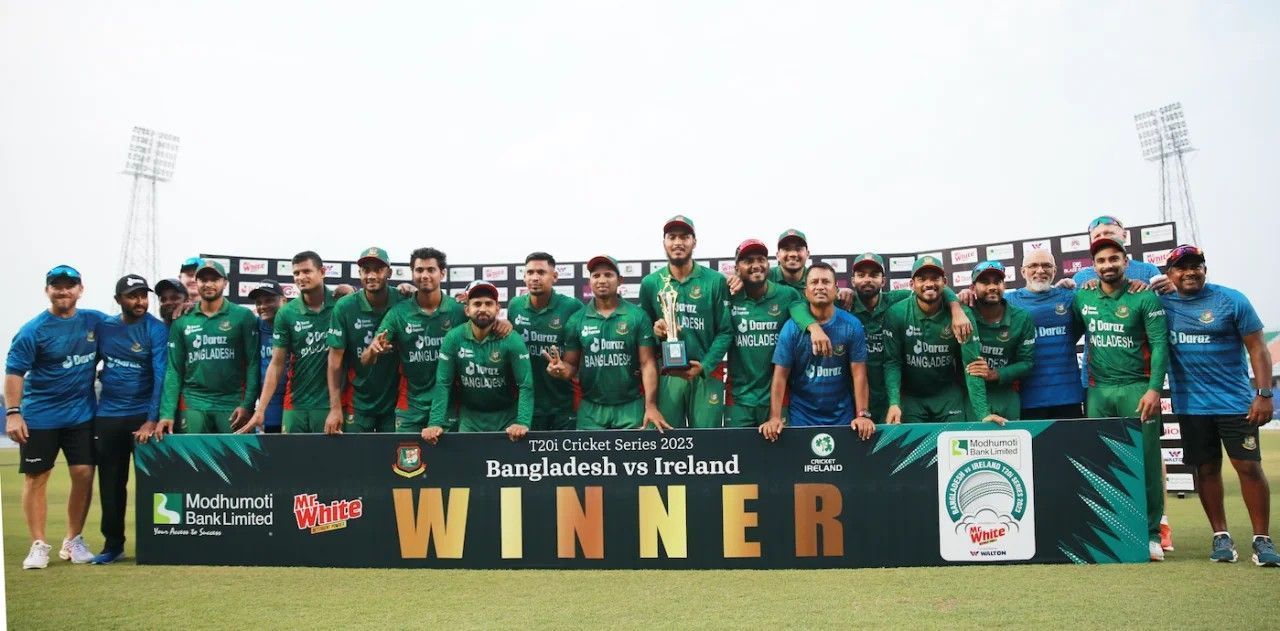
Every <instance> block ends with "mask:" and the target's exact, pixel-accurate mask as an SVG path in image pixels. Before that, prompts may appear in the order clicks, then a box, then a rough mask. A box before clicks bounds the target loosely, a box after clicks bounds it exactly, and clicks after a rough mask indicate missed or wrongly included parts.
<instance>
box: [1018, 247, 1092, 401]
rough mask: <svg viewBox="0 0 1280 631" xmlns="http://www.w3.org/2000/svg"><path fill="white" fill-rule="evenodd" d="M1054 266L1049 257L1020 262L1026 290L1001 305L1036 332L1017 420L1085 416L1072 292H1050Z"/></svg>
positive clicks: (1036, 255)
mask: <svg viewBox="0 0 1280 631" xmlns="http://www.w3.org/2000/svg"><path fill="white" fill-rule="evenodd" d="M1057 271H1058V266H1057V263H1056V262H1055V261H1054V260H1053V254H1051V253H1049V252H1048V251H1046V250H1032V251H1030V252H1027V253H1026V256H1025V257H1023V259H1022V277H1023V278H1024V279H1025V280H1026V285H1027V286H1026V287H1024V288H1022V289H1016V290H1014V291H1011V292H1009V293H1008V294H1006V295H1005V300H1006V301H1007V302H1008V303H1009V304H1011V305H1013V306H1015V307H1019V308H1021V309H1024V310H1026V311H1027V312H1029V313H1030V314H1031V321H1032V323H1033V324H1034V325H1035V328H1036V350H1035V360H1034V363H1033V365H1032V368H1031V373H1030V374H1028V375H1027V376H1026V377H1024V378H1023V380H1022V390H1021V395H1022V418H1023V420H1036V419H1076V418H1082V417H1083V416H1084V409H1083V405H1082V404H1083V402H1084V387H1083V386H1081V385H1080V365H1079V364H1078V363H1077V362H1076V342H1077V341H1079V340H1080V334H1081V333H1082V331H1081V330H1080V328H1079V327H1078V326H1077V325H1076V324H1075V323H1074V322H1073V320H1072V317H1071V302H1072V300H1073V298H1074V296H1075V292H1074V291H1073V290H1070V289H1066V288H1063V287H1055V286H1054V284H1053V278H1054V276H1055V275H1057Z"/></svg>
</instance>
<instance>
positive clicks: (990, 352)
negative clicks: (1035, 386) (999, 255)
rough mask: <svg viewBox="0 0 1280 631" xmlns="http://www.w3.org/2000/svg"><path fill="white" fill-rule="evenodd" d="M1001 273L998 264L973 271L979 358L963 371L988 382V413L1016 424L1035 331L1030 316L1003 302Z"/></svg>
mask: <svg viewBox="0 0 1280 631" xmlns="http://www.w3.org/2000/svg"><path fill="white" fill-rule="evenodd" d="M1004 274H1005V271H1004V264H1003V263H1001V262H1000V261H983V262H981V263H978V264H977V265H975V266H974V268H973V275H972V279H973V291H974V293H976V294H977V303H976V304H975V305H974V312H975V315H976V316H977V321H978V339H979V340H980V342H979V344H981V346H982V357H981V358H979V359H977V360H974V361H973V362H972V363H970V364H969V365H968V366H966V367H965V370H966V372H968V373H969V374H970V375H973V376H975V377H979V378H981V379H982V380H983V381H985V382H987V407H988V408H990V410H991V413H992V414H995V415H997V416H1001V417H1003V418H1005V419H1007V420H1011V421H1016V420H1018V419H1019V418H1021V416H1022V399H1021V398H1020V397H1019V396H1018V394H1019V390H1020V389H1021V380H1022V379H1023V378H1024V377H1026V376H1027V373H1029V372H1031V368H1032V366H1033V365H1034V361H1035V347H1036V328H1035V326H1034V325H1032V324H1031V315H1030V314H1028V313H1027V312H1026V311H1023V310H1022V309H1019V308H1017V307H1014V306H1011V305H1009V304H1008V303H1007V302H1005V297H1004V296H1005V293H1004V292H1005V289H1004Z"/></svg>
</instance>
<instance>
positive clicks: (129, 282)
mask: <svg viewBox="0 0 1280 631" xmlns="http://www.w3.org/2000/svg"><path fill="white" fill-rule="evenodd" d="M138 290H142V291H151V287H150V286H149V285H147V279H145V278H143V277H141V276H138V275H137V274H126V275H125V276H123V277H121V278H120V280H118V281H116V296H117V297H119V296H127V295H129V294H131V293H134V292H136V291H138Z"/></svg>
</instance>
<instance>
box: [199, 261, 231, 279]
mask: <svg viewBox="0 0 1280 631" xmlns="http://www.w3.org/2000/svg"><path fill="white" fill-rule="evenodd" d="M207 269H211V270H213V271H215V272H217V273H218V276H219V277H220V278H226V277H227V269H226V268H225V267H223V266H222V263H219V262H217V261H215V260H213V259H205V260H204V262H203V263H200V267H197V268H196V276H199V275H200V272H203V271H205V270H207Z"/></svg>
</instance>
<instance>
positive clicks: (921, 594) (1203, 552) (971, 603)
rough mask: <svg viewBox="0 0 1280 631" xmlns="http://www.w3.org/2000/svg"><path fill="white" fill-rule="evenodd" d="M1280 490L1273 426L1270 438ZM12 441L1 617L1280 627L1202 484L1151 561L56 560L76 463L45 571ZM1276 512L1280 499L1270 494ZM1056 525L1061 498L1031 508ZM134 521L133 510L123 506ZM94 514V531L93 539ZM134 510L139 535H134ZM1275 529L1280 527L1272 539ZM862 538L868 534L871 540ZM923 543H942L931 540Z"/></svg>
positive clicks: (55, 480)
mask: <svg viewBox="0 0 1280 631" xmlns="http://www.w3.org/2000/svg"><path fill="white" fill-rule="evenodd" d="M1262 445H1263V454H1264V455H1265V457H1266V462H1265V466H1266V469H1267V470H1268V471H1270V473H1271V474H1272V484H1273V485H1274V486H1273V489H1275V488H1280V434H1277V433H1274V432H1264V433H1263V440H1262ZM17 456H18V454H17V450H16V449H15V450H4V451H2V452H0V484H2V485H3V487H2V491H3V499H4V504H3V507H4V557H5V558H4V568H5V587H6V589H7V598H8V610H9V625H10V626H11V627H13V628H15V629H71V628H158V627H168V628H174V627H178V628H204V627H210V628H250V629H258V628H304V627H309V626H320V625H323V626H326V627H330V626H332V627H336V628H343V627H345V628H447V629H454V628H473V627H490V628H492V627H497V626H514V627H535V628H553V627H559V628H564V627H573V628H577V627H610V628H649V627H664V628H667V627H692V626H698V627H733V628H743V627H751V628H768V627H773V628H783V627H786V628H814V627H835V628H848V627H867V626H874V627H911V628H932V627H952V628H954V627H978V626H1018V627H1054V628H1060V627H1066V626H1071V627H1077V628H1099V627H1113V628H1115V627H1120V628H1210V627H1212V628H1239V629H1252V628H1264V627H1274V626H1276V625H1278V624H1280V606H1277V604H1276V600H1275V598H1276V594H1277V593H1280V569H1266V568H1258V567H1255V566H1254V565H1253V564H1252V563H1251V562H1249V555H1250V551H1249V539H1250V537H1249V534H1250V533H1249V530H1250V529H1249V526H1248V520H1247V518H1246V514H1245V511H1244V504H1243V503H1242V502H1241V500H1240V492H1239V484H1238V482H1236V480H1235V474H1234V472H1228V473H1227V485H1226V486H1227V512H1228V516H1229V519H1230V523H1231V526H1232V530H1233V534H1234V535H1235V537H1236V543H1237V547H1238V548H1239V550H1240V562H1239V563H1237V564H1234V565H1226V564H1215V563H1210V562H1209V561H1208V560H1207V559H1208V556H1209V539H1210V531H1209V527H1208V522H1207V521H1206V520H1205V518H1204V514H1203V512H1202V511H1201V509H1200V504H1199V502H1198V501H1197V499H1196V497H1195V496H1194V495H1191V496H1188V497H1187V498H1186V499H1183V500H1179V499H1177V498H1175V497H1172V496H1171V497H1170V498H1169V504H1168V513H1169V518H1170V521H1171V522H1172V523H1173V528H1174V543H1175V545H1176V547H1177V550H1176V551H1175V552H1171V553H1169V555H1168V560H1167V561H1165V562H1164V563H1159V564H1149V565H1148V564H1143V565H1127V566H1122V565H1111V566H1070V565H1038V566H1016V567H990V566H988V567H950V568H908V569H870V570H811V571H791V570H786V571H783V570H778V571H585V570H579V571H555V570H520V571H501V570H495V571H458V570H327V569H312V568H233V567H157V566H150V567H147V566H143V567H139V566H137V565H134V562H133V560H132V555H133V548H132V541H131V542H130V545H129V549H128V552H127V554H128V555H129V560H126V561H123V562H120V563H117V564H115V565H111V566H101V567H100V566H89V565H72V564H71V563H69V562H66V561H60V560H58V559H57V558H56V552H57V547H58V545H59V543H60V541H61V539H62V536H63V533H64V532H65V528H66V514H65V512H66V511H65V506H66V496H67V488H68V481H67V476H66V469H65V468H64V467H62V466H59V467H58V468H57V469H56V470H55V471H54V472H53V477H52V480H51V483H50V490H49V504H50V507H51V510H50V513H51V514H50V519H49V529H48V531H49V533H50V535H49V536H50V539H51V541H50V543H51V544H52V545H53V546H54V553H55V556H54V557H53V560H52V561H51V562H50V564H49V568H48V569H46V570H26V571H24V570H22V569H21V568H22V559H23V557H24V556H25V555H26V552H27V548H28V547H29V546H30V544H31V542H30V540H29V539H28V536H27V533H26V527H25V523H24V521H23V518H22V511H21V504H20V497H21V488H22V482H21V478H20V476H19V475H18V472H17ZM1272 498H1273V499H1272V517H1273V522H1274V521H1280V520H1275V519H1274V517H1275V515H1276V512H1277V511H1276V508H1275V507H1276V506H1277V505H1280V500H1277V499H1276V498H1277V493H1276V492H1275V491H1273V493H1272ZM1038 509H1039V511H1041V515H1043V516H1044V517H1042V518H1051V515H1052V508H1051V507H1047V506H1046V507H1038ZM129 516H130V518H132V509H130V512H129ZM98 517H99V513H98V507H97V506H96V504H95V506H94V508H93V510H92V511H91V512H90V516H89V527H88V531H87V532H86V539H88V541H89V543H90V547H91V548H93V549H94V550H95V551H97V549H98V548H99V547H100V546H101V543H102V536H101V535H100V534H99V533H98ZM132 529H133V526H132V519H130V525H129V532H132ZM1276 531H1277V527H1276V526H1273V527H1272V532H1273V534H1280V533H1277V532H1276ZM865 545H875V542H874V541H867V542H865ZM920 545H922V546H936V545H937V542H936V541H934V540H926V541H921V542H920Z"/></svg>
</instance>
